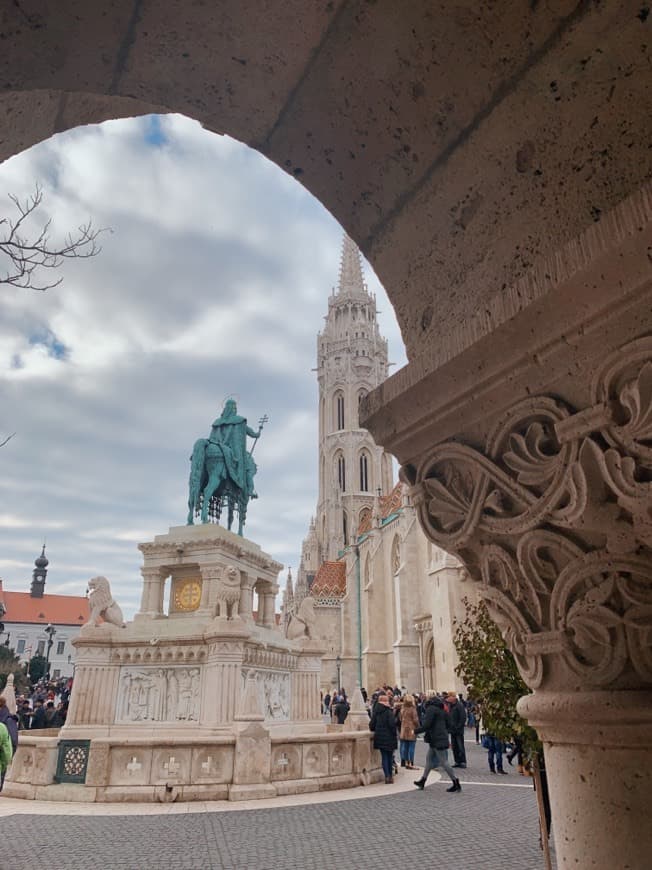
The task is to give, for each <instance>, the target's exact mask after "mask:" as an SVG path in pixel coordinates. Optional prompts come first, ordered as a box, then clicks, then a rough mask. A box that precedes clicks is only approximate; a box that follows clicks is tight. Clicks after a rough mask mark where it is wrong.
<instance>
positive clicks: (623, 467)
mask: <svg viewBox="0 0 652 870" xmlns="http://www.w3.org/2000/svg"><path fill="white" fill-rule="evenodd" d="M402 477H403V480H404V481H405V482H406V483H408V484H409V485H410V487H411V489H410V496H411V498H412V502H413V504H414V505H415V507H416V510H417V512H418V515H419V519H420V522H421V525H422V526H423V528H424V530H425V532H426V534H427V535H428V537H429V538H430V540H431V541H433V542H434V543H435V544H437V545H438V546H440V547H442V548H443V549H445V550H447V551H448V552H452V553H455V554H456V555H458V556H459V557H460V558H461V559H462V561H463V562H464V563H465V564H466V566H467V568H468V569H469V571H470V573H471V576H472V577H473V579H475V580H476V581H478V582H479V583H480V584H481V595H482V597H483V599H484V600H485V602H486V604H487V607H488V609H489V611H490V613H491V615H492V617H493V618H494V620H495V621H496V622H497V624H498V625H499V626H500V628H501V630H502V632H503V635H504V637H505V640H506V642H507V644H508V646H509V648H510V649H511V651H512V653H513V654H514V657H515V659H516V662H517V664H518V667H519V670H520V672H521V674H522V676H523V678H524V680H525V681H526V682H527V684H528V685H529V686H530V687H532V688H544V689H553V690H554V689H565V690H571V691H573V690H576V689H580V688H587V687H588V688H609V689H611V688H619V689H624V688H637V687H641V686H649V685H652V337H649V336H648V337H644V338H640V339H637V340H636V341H633V342H630V343H629V344H627V345H625V346H624V347H622V348H621V349H620V350H618V351H616V352H614V353H611V354H609V355H607V356H606V358H605V359H604V360H603V361H602V363H601V364H600V365H599V366H597V367H596V369H595V372H594V374H593V379H592V383H591V387H590V404H588V405H587V407H584V408H575V407H573V406H572V405H571V404H570V403H568V402H565V401H563V400H562V399H560V398H559V397H557V396H552V395H541V396H532V397H529V398H526V399H523V400H521V401H519V402H517V403H516V404H514V405H513V406H512V407H511V408H509V409H508V410H507V411H506V412H505V413H504V414H503V415H502V416H501V418H500V420H499V422H498V423H497V424H496V425H495V426H494V427H493V429H492V430H491V431H490V432H489V434H488V435H487V437H486V441H485V443H484V445H483V446H482V447H481V448H480V449H478V447H477V446H471V445H470V444H468V443H464V442H462V441H459V440H455V441H445V442H443V443H441V444H439V445H437V447H435V448H434V450H432V451H431V452H430V453H429V454H428V455H426V456H424V457H423V458H422V460H421V461H420V462H419V464H418V465H417V466H416V467H415V466H406V467H404V468H403V470H402Z"/></svg>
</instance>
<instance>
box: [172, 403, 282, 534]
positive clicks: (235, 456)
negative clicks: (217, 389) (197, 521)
mask: <svg viewBox="0 0 652 870" xmlns="http://www.w3.org/2000/svg"><path fill="white" fill-rule="evenodd" d="M266 422H267V417H266V416H265V417H261V419H260V420H259V425H258V431H257V432H256V431H254V430H253V429H251V428H250V427H249V426H247V420H246V418H245V417H241V416H240V415H239V414H238V408H237V406H236V403H235V400H234V399H228V400H227V401H226V402H225V404H224V409H223V411H222V415H221V417H218V418H217V420H215V422H214V423H213V426H212V428H211V434H210V435H209V436H208V438H200V439H199V440H198V441H195V446H194V447H193V449H192V456H191V457H190V463H191V465H190V480H189V482H188V521H187V525H189V526H190V525H192V524H193V523H194V517H195V516H198V517H201V522H202V523H208V522H219V519H220V516H221V514H222V511H223V510H224V508H226V509H227V515H228V519H227V523H228V528H229V531H230V530H231V526H232V525H233V517H234V514H235V512H236V511H237V512H238V534H239V535H242V533H243V529H244V524H245V520H246V517H247V504H248V503H249V499H251V498H258V496H257V495H256V492H255V490H254V475H255V474H256V463H255V462H254V460H253V456H252V453H253V447H252V448H251V450H250V451H249V450H247V436H249V437H250V438H253V439H254V447H255V446H256V441H257V440H258V438H259V437H260V433H261V432H262V431H263V426H264V424H265V423H266Z"/></svg>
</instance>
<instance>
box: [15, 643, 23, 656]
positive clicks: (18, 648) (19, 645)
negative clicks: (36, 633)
mask: <svg viewBox="0 0 652 870" xmlns="http://www.w3.org/2000/svg"><path fill="white" fill-rule="evenodd" d="M24 652H25V641H24V640H19V641H18V643H17V644H16V655H20V654H21V653H24Z"/></svg>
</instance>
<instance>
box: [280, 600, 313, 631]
mask: <svg viewBox="0 0 652 870" xmlns="http://www.w3.org/2000/svg"><path fill="white" fill-rule="evenodd" d="M316 621H317V617H316V616H315V602H314V601H313V599H312V598H311V597H310V596H309V595H308V596H307V597H306V598H304V599H303V601H302V602H301V604H300V605H299V610H298V611H297V613H293V614H292V616H291V617H290V621H289V622H288V627H287V630H286V632H285V636H286V637H287V639H288V640H302V639H304V638H309V639H310V640H313V639H314V637H315V622H316Z"/></svg>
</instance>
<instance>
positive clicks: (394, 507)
mask: <svg viewBox="0 0 652 870" xmlns="http://www.w3.org/2000/svg"><path fill="white" fill-rule="evenodd" d="M402 504H403V484H402V483H401V482H400V481H399V482H398V483H397V484H396V486H395V487H394V489H393V490H392V491H391V492H390V494H389V495H381V497H380V500H379V505H378V507H379V509H380V520H381V522H382V521H383V520H386V519H387V518H388V517H390V516H391V515H392V514H394V513H396V512H397V511H398V510H399V509H400V508H401V506H402ZM372 523H373V521H372V513H371V511H367V510H365V511H363V515H362V519H361V520H360V525H359V526H358V535H366V534H367V532H370V531H371V528H372Z"/></svg>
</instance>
